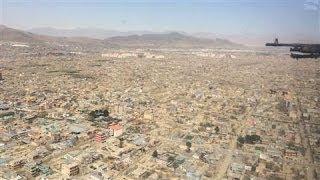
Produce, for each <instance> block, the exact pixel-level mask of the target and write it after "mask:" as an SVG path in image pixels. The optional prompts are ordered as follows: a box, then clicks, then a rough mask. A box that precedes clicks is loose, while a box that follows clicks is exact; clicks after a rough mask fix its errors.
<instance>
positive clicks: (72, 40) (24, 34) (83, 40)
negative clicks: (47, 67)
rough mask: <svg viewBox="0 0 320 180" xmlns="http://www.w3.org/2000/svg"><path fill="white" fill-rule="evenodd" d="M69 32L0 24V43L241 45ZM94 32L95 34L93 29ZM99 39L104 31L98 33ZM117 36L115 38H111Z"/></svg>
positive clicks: (172, 35) (173, 36) (173, 35)
mask: <svg viewBox="0 0 320 180" xmlns="http://www.w3.org/2000/svg"><path fill="white" fill-rule="evenodd" d="M72 32H73V31H66V32H62V31H61V32H60V33H56V32H51V33H50V32H49V31H47V33H41V32H39V31H38V32H36V31H35V30H31V32H29V31H23V30H18V29H13V28H9V27H6V26H4V25H0V41H14V42H26V43H53V44H54V43H56V44H72V45H82V46H100V47H144V48H159V47H162V48H213V47H214V48H235V47H242V45H240V44H237V43H233V42H231V41H229V40H226V39H219V38H216V39H207V38H199V37H194V36H190V35H187V34H185V33H180V32H164V33H152V32H148V31H139V32H123V33H120V34H121V35H119V33H117V32H115V31H112V32H113V34H112V33H111V31H110V32H109V35H110V36H111V37H108V38H105V39H101V38H100V39H99V38H97V36H98V35H97V34H99V33H96V35H93V34H94V33H93V31H92V33H93V34H92V36H90V34H82V33H81V32H83V31H82V30H78V33H72ZM95 32H98V30H96V31H95ZM99 32H100V36H101V37H104V36H106V34H104V35H103V33H104V32H105V31H103V30H100V31H99ZM114 35H117V36H114ZM93 37H96V38H93Z"/></svg>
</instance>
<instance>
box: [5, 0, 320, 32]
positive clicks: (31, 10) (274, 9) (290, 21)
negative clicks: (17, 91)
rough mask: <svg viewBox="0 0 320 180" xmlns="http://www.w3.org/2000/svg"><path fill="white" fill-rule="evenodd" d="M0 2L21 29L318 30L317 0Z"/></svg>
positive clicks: (9, 21) (7, 17)
mask: <svg viewBox="0 0 320 180" xmlns="http://www.w3.org/2000/svg"><path fill="white" fill-rule="evenodd" d="M1 1H2V4H1V5H0V7H1V11H2V13H1V18H0V20H1V21H0V23H1V24H6V25H8V26H11V27H16V28H23V29H29V28H33V27H48V26H50V27H56V28H74V27H90V28H103V29H113V30H122V31H127V30H152V31H166V30H175V31H185V32H213V33H221V34H241V33H242V34H243V33H248V34H250V33H254V34H275V33H277V34H281V33H282V34H297V33H299V34H307V35H319V34H320V31H319V16H320V15H319V10H318V9H317V7H316V4H317V3H318V5H319V0H1ZM307 4H309V5H307ZM310 4H311V5H310ZM312 4H313V5H312ZM314 4H315V5H314ZM318 37H320V36H318Z"/></svg>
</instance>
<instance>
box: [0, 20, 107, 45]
mask: <svg viewBox="0 0 320 180" xmlns="http://www.w3.org/2000/svg"><path fill="white" fill-rule="evenodd" d="M0 41H11V42H24V43H47V44H48V43H49V44H53V45H54V44H56V45H80V46H90V47H92V46H111V45H110V44H107V43H105V42H103V41H102V40H99V39H93V38H87V37H54V36H47V35H38V34H34V33H30V32H26V31H22V30H17V29H13V28H9V27H6V26H4V25H0Z"/></svg>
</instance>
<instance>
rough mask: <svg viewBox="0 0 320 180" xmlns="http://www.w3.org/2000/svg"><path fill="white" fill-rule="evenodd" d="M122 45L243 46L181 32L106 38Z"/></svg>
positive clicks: (177, 46) (175, 46)
mask: <svg viewBox="0 0 320 180" xmlns="http://www.w3.org/2000/svg"><path fill="white" fill-rule="evenodd" d="M105 42H108V43H111V44H116V45H119V46H121V47H152V48H158V47H163V48H164V47H167V48H168V47H170V48H208V47H241V45H239V44H236V43H233V42H231V41H228V40H224V39H215V40H212V39H203V38H196V37H192V36H187V35H184V34H180V33H176V32H173V33H168V34H144V35H140V36H139V35H131V36H118V37H112V38H108V39H106V40H105Z"/></svg>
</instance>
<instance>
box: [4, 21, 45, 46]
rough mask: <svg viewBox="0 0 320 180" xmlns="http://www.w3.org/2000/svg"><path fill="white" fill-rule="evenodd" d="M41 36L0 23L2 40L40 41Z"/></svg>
mask: <svg viewBox="0 0 320 180" xmlns="http://www.w3.org/2000/svg"><path fill="white" fill-rule="evenodd" d="M40 39H41V36H37V35H35V34H32V33H29V32H24V31H20V30H16V29H12V28H8V27H6V26H4V25H0V40H2V41H16V42H40Z"/></svg>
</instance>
